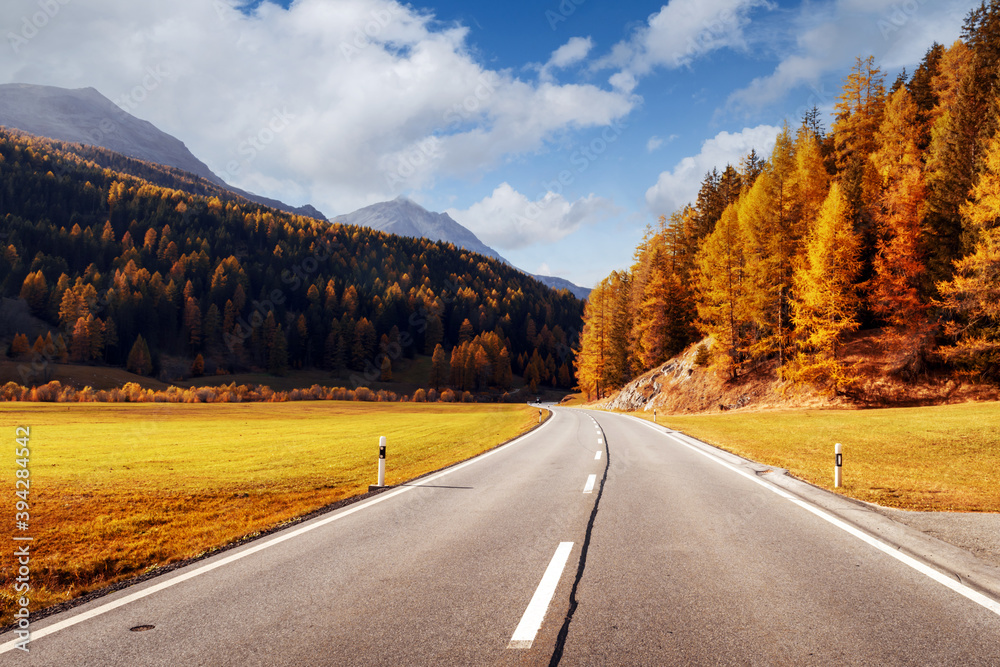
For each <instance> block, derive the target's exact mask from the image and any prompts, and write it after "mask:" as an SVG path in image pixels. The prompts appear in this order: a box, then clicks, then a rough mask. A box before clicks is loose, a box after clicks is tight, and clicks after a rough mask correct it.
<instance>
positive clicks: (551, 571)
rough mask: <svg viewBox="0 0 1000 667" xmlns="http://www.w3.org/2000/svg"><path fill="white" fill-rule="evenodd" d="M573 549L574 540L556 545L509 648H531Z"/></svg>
mask: <svg viewBox="0 0 1000 667" xmlns="http://www.w3.org/2000/svg"><path fill="white" fill-rule="evenodd" d="M572 550H573V543H572V542H560V543H559V546H558V547H556V552H555V554H553V555H552V560H550V561H549V565H548V567H546V568H545V574H543V575H542V580H541V581H540V582H539V583H538V588H536V589H535V594H534V595H532V596H531V601H530V602H529V603H528V607H527V608H526V609H525V610H524V614H523V615H522V616H521V621H520V622H519V623H518V624H517V628H516V629H515V630H514V634H513V635H512V636H511V638H510V643H508V644H507V648H514V649H528V648H531V645H532V644H533V643H534V641H535V636H536V635H537V634H538V630H539V629H541V627H542V621H544V620H545V612H547V611H548V609H549V604H550V603H551V602H552V596H553V595H555V593H556V587H557V586H558V585H559V580H560V579H561V578H562V573H563V571H564V570H565V569H566V562H567V561H568V560H569V554H570V552H571V551H572Z"/></svg>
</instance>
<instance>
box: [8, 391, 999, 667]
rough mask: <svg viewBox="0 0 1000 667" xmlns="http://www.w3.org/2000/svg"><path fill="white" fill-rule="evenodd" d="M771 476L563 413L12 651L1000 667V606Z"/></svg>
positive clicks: (104, 662)
mask: <svg viewBox="0 0 1000 667" xmlns="http://www.w3.org/2000/svg"><path fill="white" fill-rule="evenodd" d="M389 465H390V466H391V454H390V459H389ZM758 473H759V470H755V469H751V468H750V467H747V466H741V465H733V464H732V463H728V464H727V463H724V462H720V459H719V458H717V457H715V456H713V455H711V454H706V453H705V451H704V450H702V449H698V448H696V447H694V446H691V445H690V444H688V443H687V442H686V441H684V440H683V439H681V438H679V437H677V436H675V435H672V434H669V433H666V432H665V430H664V429H661V428H659V427H655V426H652V425H649V424H646V423H641V422H639V421H638V420H635V419H632V418H628V417H624V416H620V415H612V414H606V413H600V412H588V411H583V410H574V409H563V408H555V409H554V415H553V417H552V419H550V420H549V421H548V422H547V423H546V424H545V425H543V426H542V427H540V428H539V429H537V430H536V431H534V432H533V433H531V434H528V435H527V436H525V437H522V438H521V439H519V440H516V441H514V442H513V443H511V444H509V445H506V446H504V447H502V448H499V449H497V450H494V451H492V452H490V453H488V454H487V455H486V456H483V457H480V458H477V459H473V460H472V461H469V462H467V463H465V464H462V465H460V466H456V467H453V468H451V469H448V470H446V471H444V472H443V473H440V474H437V475H434V476H430V477H427V478H424V479H422V480H419V481H418V482H415V483H412V484H410V485H405V486H402V487H397V488H395V489H391V490H387V491H384V492H381V493H379V494H377V495H375V496H374V497H372V498H371V499H369V500H366V501H362V502H360V503H356V504H354V505H350V506H348V507H346V508H343V509H341V510H338V511H336V512H333V513H330V514H327V515H323V516H321V517H318V518H316V519H313V520H311V521H310V522H307V523H304V524H300V525H297V526H294V527H292V528H290V529H288V530H286V531H283V532H281V533H277V534H275V535H271V536H269V537H267V538H264V539H262V540H259V541H257V542H253V543H250V544H247V545H244V546H242V547H240V548H238V549H235V550H231V551H227V552H225V553H222V554H219V555H218V556H216V557H214V558H212V559H208V560H205V561H200V562H198V563H194V564H192V565H190V566H188V567H186V568H184V569H181V570H177V571H174V572H171V573H169V574H167V575H164V576H163V577H160V578H157V579H154V580H151V581H147V582H144V583H143V584H140V585H137V586H134V587H131V588H129V589H126V590H124V591H119V592H117V593H114V594H112V595H109V596H106V597H104V598H101V599H99V600H95V601H91V602H89V603H87V604H85V605H82V606H80V607H77V608H75V609H73V610H71V611H69V612H66V613H63V614H59V615H55V616H52V617H49V618H46V619H43V620H40V621H36V622H34V623H32V625H31V631H32V641H31V643H30V644H29V645H28V647H29V649H30V652H29V653H24V652H23V651H20V650H17V649H13V648H12V642H13V640H14V639H16V638H15V637H14V636H13V635H12V634H11V633H7V634H5V635H3V636H2V637H0V644H2V646H0V651H3V653H0V662H2V663H3V664H5V665H12V666H13V665H45V666H46V667H57V666H60V665H67V666H70V665H72V666H73V667H83V666H89V665H93V666H101V667H107V666H113V665H121V666H123V667H124V666H127V667H136V666H145V665H164V666H170V667H177V666H182V665H212V666H215V665H233V666H239V667H245V666H249V665H387V664H400V665H421V664H426V665H431V664H441V665H493V664H497V665H547V664H563V665H697V664H711V665H751V664H759V665H930V664H934V665H997V664H1000V605H997V603H996V601H995V600H992V599H990V598H989V597H983V596H981V595H980V598H982V599H978V598H976V595H979V593H977V592H976V591H971V592H968V591H964V589H963V590H959V591H956V590H955V589H953V588H949V587H948V586H947V585H943V584H942V583H941V581H938V580H935V579H934V578H932V577H931V576H928V574H927V573H925V572H922V571H920V570H919V569H915V567H914V566H913V565H912V564H910V563H907V562H904V561H901V560H899V559H898V558H897V557H894V556H893V555H892V554H891V553H887V551H886V550H885V549H880V548H878V547H877V546H873V544H872V543H871V542H866V541H864V540H863V539H860V538H859V537H858V535H856V534H853V533H852V532H848V530H846V529H845V528H844V527H843V526H839V525H836V524H835V523H831V521H830V520H828V519H824V517H823V516H821V515H820V514H822V512H820V511H813V510H811V509H809V505H808V503H803V502H802V501H801V500H799V501H797V502H793V501H792V500H791V499H790V497H789V496H788V495H787V493H785V492H783V491H780V490H779V491H778V492H776V491H775V489H777V487H774V486H773V485H772V484H771V483H770V482H769V481H768V479H767V477H768V475H767V474H758ZM36 548H37V547H36ZM888 551H892V549H888ZM939 578H940V576H939ZM963 591H964V592H963ZM970 596H971V598H970ZM991 603H992V604H993V605H994V607H993V608H992V609H991V608H990V606H989V605H990V604H991ZM142 626H153V627H152V628H151V629H147V630H145V631H133V630H132V628H138V627H142Z"/></svg>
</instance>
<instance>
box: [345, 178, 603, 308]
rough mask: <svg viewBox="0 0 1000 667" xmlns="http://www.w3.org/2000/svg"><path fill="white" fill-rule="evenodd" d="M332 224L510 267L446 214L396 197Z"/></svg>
mask: <svg viewBox="0 0 1000 667" xmlns="http://www.w3.org/2000/svg"><path fill="white" fill-rule="evenodd" d="M332 222H338V223H341V224H345V225H358V226H360V227H370V228H371V229H376V230H378V231H382V232H386V233H387V234H397V235H399V236H411V237H414V238H421V237H422V238H426V239H430V240H432V241H444V242H445V243H453V244H455V246H456V247H459V248H465V249H466V250H471V251H472V252H477V253H479V254H480V255H485V256H487V257H492V258H494V259H498V260H500V261H501V262H504V263H505V264H510V262H508V261H507V260H506V259H504V258H503V257H501V256H500V253H498V252H497V251H496V250H494V249H493V248H491V247H489V246H488V245H486V244H485V243H483V242H482V241H480V240H479V237H477V236H476V235H475V234H473V233H472V232H471V231H470V230H469V229H467V228H466V227H463V226H462V225H460V224H459V223H457V222H455V220H454V219H453V218H452V217H451V216H450V215H448V214H447V213H434V212H432V211H428V210H427V209H425V208H424V207H423V206H421V205H420V204H417V203H416V202H414V201H412V200H410V199H407V198H406V197H397V198H396V199H394V200H392V201H386V202H380V203H378V204H372V205H371V206H366V207H364V208H362V209H358V210H357V211H355V212H354V213H348V214H346V215H338V216H337V217H335V218H333V220H332ZM528 275H531V276H532V277H534V278H535V279H537V280H538V281H540V282H541V283H542V284H544V285H547V286H548V287H551V288H552V289H568V290H569V291H570V292H572V293H573V294H574V295H575V296H576V297H577V298H578V299H586V298H587V297H588V296H589V295H590V290H589V289H587V288H585V287H580V286H579V285H574V284H573V283H571V282H570V281H568V280H566V279H564V278H556V277H553V276H539V275H535V274H528Z"/></svg>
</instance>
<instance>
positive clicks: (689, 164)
mask: <svg viewBox="0 0 1000 667" xmlns="http://www.w3.org/2000/svg"><path fill="white" fill-rule="evenodd" d="M779 132H781V128H780V127H774V126H772V125H759V126H757V127H748V128H745V129H744V130H743V131H742V132H736V133H732V132H720V133H719V134H717V135H716V136H715V137H713V138H711V139H709V140H707V141H706V142H705V143H703V144H702V145H701V152H700V153H698V154H697V155H695V156H692V157H686V158H684V159H683V160H681V161H680V162H679V163H677V165H676V166H675V167H674V168H673V169H672V170H671V171H665V172H663V173H662V174H660V177H659V178H658V179H657V181H656V185H654V186H653V187H651V188H649V189H648V190H647V191H646V205H647V206H648V207H649V209H650V211H651V212H652V213H653V214H654V215H669V214H670V213H672V212H674V211H676V210H679V209H681V208H683V207H684V206H685V205H687V204H693V203H694V201H695V198H696V197H697V196H698V190H699V188H700V187H701V182H702V180H704V178H705V174H707V173H708V172H710V171H712V169H718V170H719V171H720V172H721V171H722V170H723V169H725V168H726V165H728V164H731V165H733V166H738V165H739V161H740V159H741V158H743V157H744V156H745V155H747V154H748V153H749V152H750V151H751V150H756V151H757V154H758V155H760V156H761V157H762V158H767V157H768V156H770V154H771V151H772V150H773V149H774V140H775V139H776V138H777V136H778V133H779Z"/></svg>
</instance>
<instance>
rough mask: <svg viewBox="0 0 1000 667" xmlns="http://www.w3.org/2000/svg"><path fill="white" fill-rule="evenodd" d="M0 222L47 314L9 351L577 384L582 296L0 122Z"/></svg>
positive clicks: (499, 383)
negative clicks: (192, 190) (138, 168)
mask: <svg viewBox="0 0 1000 667" xmlns="http://www.w3.org/2000/svg"><path fill="white" fill-rule="evenodd" d="M99 157H100V158H101V162H102V164H112V163H111V162H109V161H108V160H109V159H110V158H109V156H107V155H104V153H103V152H102V153H101V155H100V156H99ZM133 162H134V161H133ZM133 166H134V165H133ZM148 171H149V174H150V178H154V177H155V178H156V180H158V182H160V183H169V182H176V183H177V184H178V185H187V184H186V183H185V182H184V175H183V174H182V173H174V171H172V170H163V169H161V168H159V167H157V166H154V165H149V166H148ZM171 179H173V181H171ZM0 220H2V224H0V234H2V235H3V238H2V247H3V249H4V250H3V253H2V256H0V292H2V295H3V296H10V297H21V298H23V299H25V300H26V301H27V303H28V305H29V307H30V309H31V311H32V313H33V314H34V315H36V316H37V317H38V318H41V319H42V320H44V321H45V322H47V323H49V324H50V325H51V326H52V327H54V328H57V329H55V332H54V333H55V335H52V334H50V335H49V336H47V338H45V339H42V338H39V339H37V340H34V341H31V340H29V339H28V338H27V337H26V336H24V335H19V336H16V337H15V338H14V339H13V341H12V343H11V345H10V349H9V354H10V356H13V357H15V358H22V359H27V358H31V357H32V356H34V357H39V356H42V357H45V358H47V359H50V360H52V361H55V362H61V361H70V362H76V363H104V364H111V365H116V366H127V367H128V368H129V369H130V370H132V371H134V372H136V373H140V374H144V375H151V374H157V373H159V372H160V370H161V369H160V367H159V366H160V361H161V359H163V358H165V357H166V356H170V357H171V358H179V359H183V360H188V362H189V363H190V365H191V372H192V373H193V374H195V375H198V374H200V373H228V372H237V371H241V370H251V369H260V370H268V371H270V372H272V373H276V374H280V373H283V372H285V371H286V370H287V369H289V368H323V369H329V370H330V371H331V372H335V373H338V374H342V375H349V374H350V373H351V372H353V373H354V378H355V380H357V379H358V378H359V377H360V378H362V379H363V380H367V381H369V382H370V381H372V380H378V379H380V378H384V377H386V375H387V374H388V375H390V376H391V366H392V362H393V361H395V360H397V359H399V358H400V357H403V356H405V357H413V356H415V355H417V354H427V355H434V359H435V363H434V365H433V370H432V372H431V377H429V378H427V382H428V384H433V385H435V386H447V385H451V386H454V387H455V388H457V389H462V390H473V391H475V390H483V389H486V388H497V389H502V390H503V389H507V388H509V386H510V383H511V374H512V373H516V374H524V375H525V376H526V380H527V381H528V382H529V384H532V385H538V384H552V385H556V384H561V385H562V386H569V385H570V384H571V383H572V352H571V348H572V347H573V346H574V344H575V342H576V341H575V332H577V331H578V330H579V327H580V316H581V313H582V302H580V301H578V300H577V299H576V298H575V297H573V296H572V295H571V294H569V292H567V291H559V292H556V291H553V290H550V289H549V288H547V287H545V286H544V285H542V284H541V283H539V282H537V281H536V280H534V279H532V278H530V277H528V276H526V275H524V274H522V273H520V272H519V271H517V270H515V269H513V268H511V267H509V266H507V265H505V264H503V263H501V262H498V261H494V260H490V259H487V258H484V257H481V256H479V255H475V254H472V253H468V252H464V251H460V250H457V249H455V247H454V246H448V245H443V244H439V243H432V242H429V241H426V240H422V239H412V238H402V237H395V236H389V235H386V234H382V233H379V232H374V231H371V230H368V229H363V228H359V227H346V226H342V225H331V224H329V223H326V222H321V221H317V220H314V219H311V218H305V217H298V216H294V215H291V214H287V213H282V212H278V211H275V210H272V209H268V208H265V207H262V206H259V205H256V204H253V203H250V202H247V201H244V200H240V199H238V198H234V199H230V200H223V199H221V198H219V197H215V196H213V197H210V198H208V197H205V196H200V195H195V194H189V193H188V192H184V191H182V190H179V189H171V188H168V187H161V186H160V185H154V184H152V183H150V182H148V181H146V180H142V179H140V178H137V177H134V176H129V175H125V174H123V173H121V172H118V171H113V170H112V169H108V168H102V167H101V166H99V165H98V164H97V163H95V162H94V161H90V160H85V159H83V158H81V157H80V156H78V155H75V154H71V153H70V152H67V151H64V150H62V149H61V147H60V145H59V144H57V143H54V142H49V141H46V140H41V139H34V138H31V137H27V136H25V135H20V134H11V133H5V132H0ZM37 380H38V381H39V382H42V381H44V378H37Z"/></svg>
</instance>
